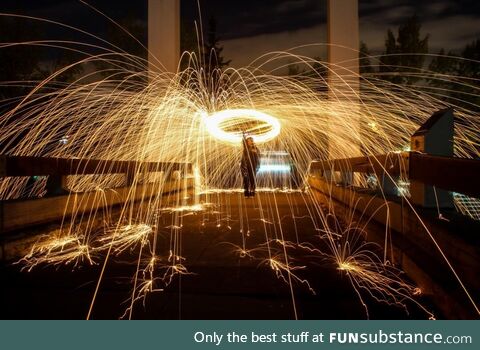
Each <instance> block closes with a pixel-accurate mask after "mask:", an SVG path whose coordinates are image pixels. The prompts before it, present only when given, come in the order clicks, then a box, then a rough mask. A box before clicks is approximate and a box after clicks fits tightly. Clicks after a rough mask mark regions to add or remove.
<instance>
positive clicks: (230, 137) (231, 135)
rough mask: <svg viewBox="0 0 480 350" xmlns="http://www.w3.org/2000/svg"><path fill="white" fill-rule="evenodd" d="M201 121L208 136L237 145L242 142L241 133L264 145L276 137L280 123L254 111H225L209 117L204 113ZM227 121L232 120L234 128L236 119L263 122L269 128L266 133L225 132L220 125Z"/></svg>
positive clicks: (269, 116) (249, 131) (267, 115)
mask: <svg viewBox="0 0 480 350" xmlns="http://www.w3.org/2000/svg"><path fill="white" fill-rule="evenodd" d="M202 119H203V122H204V123H205V126H206V128H207V130H208V132H209V133H210V135H212V136H213V137H215V138H217V139H218V140H220V141H224V142H228V143H232V144H237V145H238V144H241V142H242V138H243V131H246V132H247V135H248V136H250V137H253V140H254V141H255V142H256V143H264V142H268V141H271V140H273V139H274V138H275V137H277V136H278V134H280V129H281V126H280V122H279V121H278V119H277V118H275V117H273V116H271V115H269V114H266V113H263V112H260V111H257V110H254V109H225V110H223V111H220V112H216V113H213V114H211V115H208V114H207V113H204V114H203V115H202ZM229 119H231V120H232V124H233V125H232V126H235V124H234V123H235V120H238V119H240V120H242V121H243V120H244V121H245V122H248V121H257V122H263V123H264V124H265V125H266V126H268V127H269V130H268V131H266V132H265V131H257V132H256V130H238V131H225V130H224V128H225V126H223V127H222V124H224V123H225V122H228V120H229ZM227 125H228V124H227Z"/></svg>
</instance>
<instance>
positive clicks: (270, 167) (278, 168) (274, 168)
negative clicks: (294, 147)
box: [258, 164, 292, 173]
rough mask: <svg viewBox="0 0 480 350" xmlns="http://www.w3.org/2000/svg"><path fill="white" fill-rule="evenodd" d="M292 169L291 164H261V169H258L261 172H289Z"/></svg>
mask: <svg viewBox="0 0 480 350" xmlns="http://www.w3.org/2000/svg"><path fill="white" fill-rule="evenodd" d="M291 170H292V168H291V166H290V165H283V164H265V165H260V169H258V172H259V173H266V172H272V173H289V172H290V171H291Z"/></svg>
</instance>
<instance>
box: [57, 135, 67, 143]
mask: <svg viewBox="0 0 480 350" xmlns="http://www.w3.org/2000/svg"><path fill="white" fill-rule="evenodd" d="M68 138H69V136H68V135H66V136H64V137H62V138H61V139H60V141H59V142H60V143H61V144H62V145H66V144H67V143H68Z"/></svg>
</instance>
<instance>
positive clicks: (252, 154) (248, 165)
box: [241, 142, 260, 176]
mask: <svg viewBox="0 0 480 350" xmlns="http://www.w3.org/2000/svg"><path fill="white" fill-rule="evenodd" d="M259 168H260V151H259V150H258V148H257V146H255V145H253V146H251V147H249V146H248V145H247V143H246V142H244V143H243V153H242V162H241V169H242V174H243V175H244V176H246V175H247V174H248V173H256V172H257V171H258V169H259Z"/></svg>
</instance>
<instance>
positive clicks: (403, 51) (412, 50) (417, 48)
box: [380, 16, 429, 85]
mask: <svg viewBox="0 0 480 350" xmlns="http://www.w3.org/2000/svg"><path fill="white" fill-rule="evenodd" d="M420 30H421V24H420V23H419V21H418V17H417V16H413V17H411V18H410V19H409V20H408V21H407V23H405V24H403V25H401V26H400V27H399V28H398V34H397V37H396V38H395V35H394V34H393V32H392V31H391V30H390V29H389V30H388V31H387V38H386V40H385V53H384V55H382V57H381V58H380V62H381V66H380V72H382V73H386V74H384V79H385V80H389V81H391V82H392V83H395V84H408V85H411V84H414V83H415V82H417V81H418V80H419V77H416V76H414V75H415V73H418V71H419V70H421V69H422V68H423V66H424V63H425V54H427V53H428V39H429V35H428V34H427V35H425V36H423V38H422V37H421V35H420Z"/></svg>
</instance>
